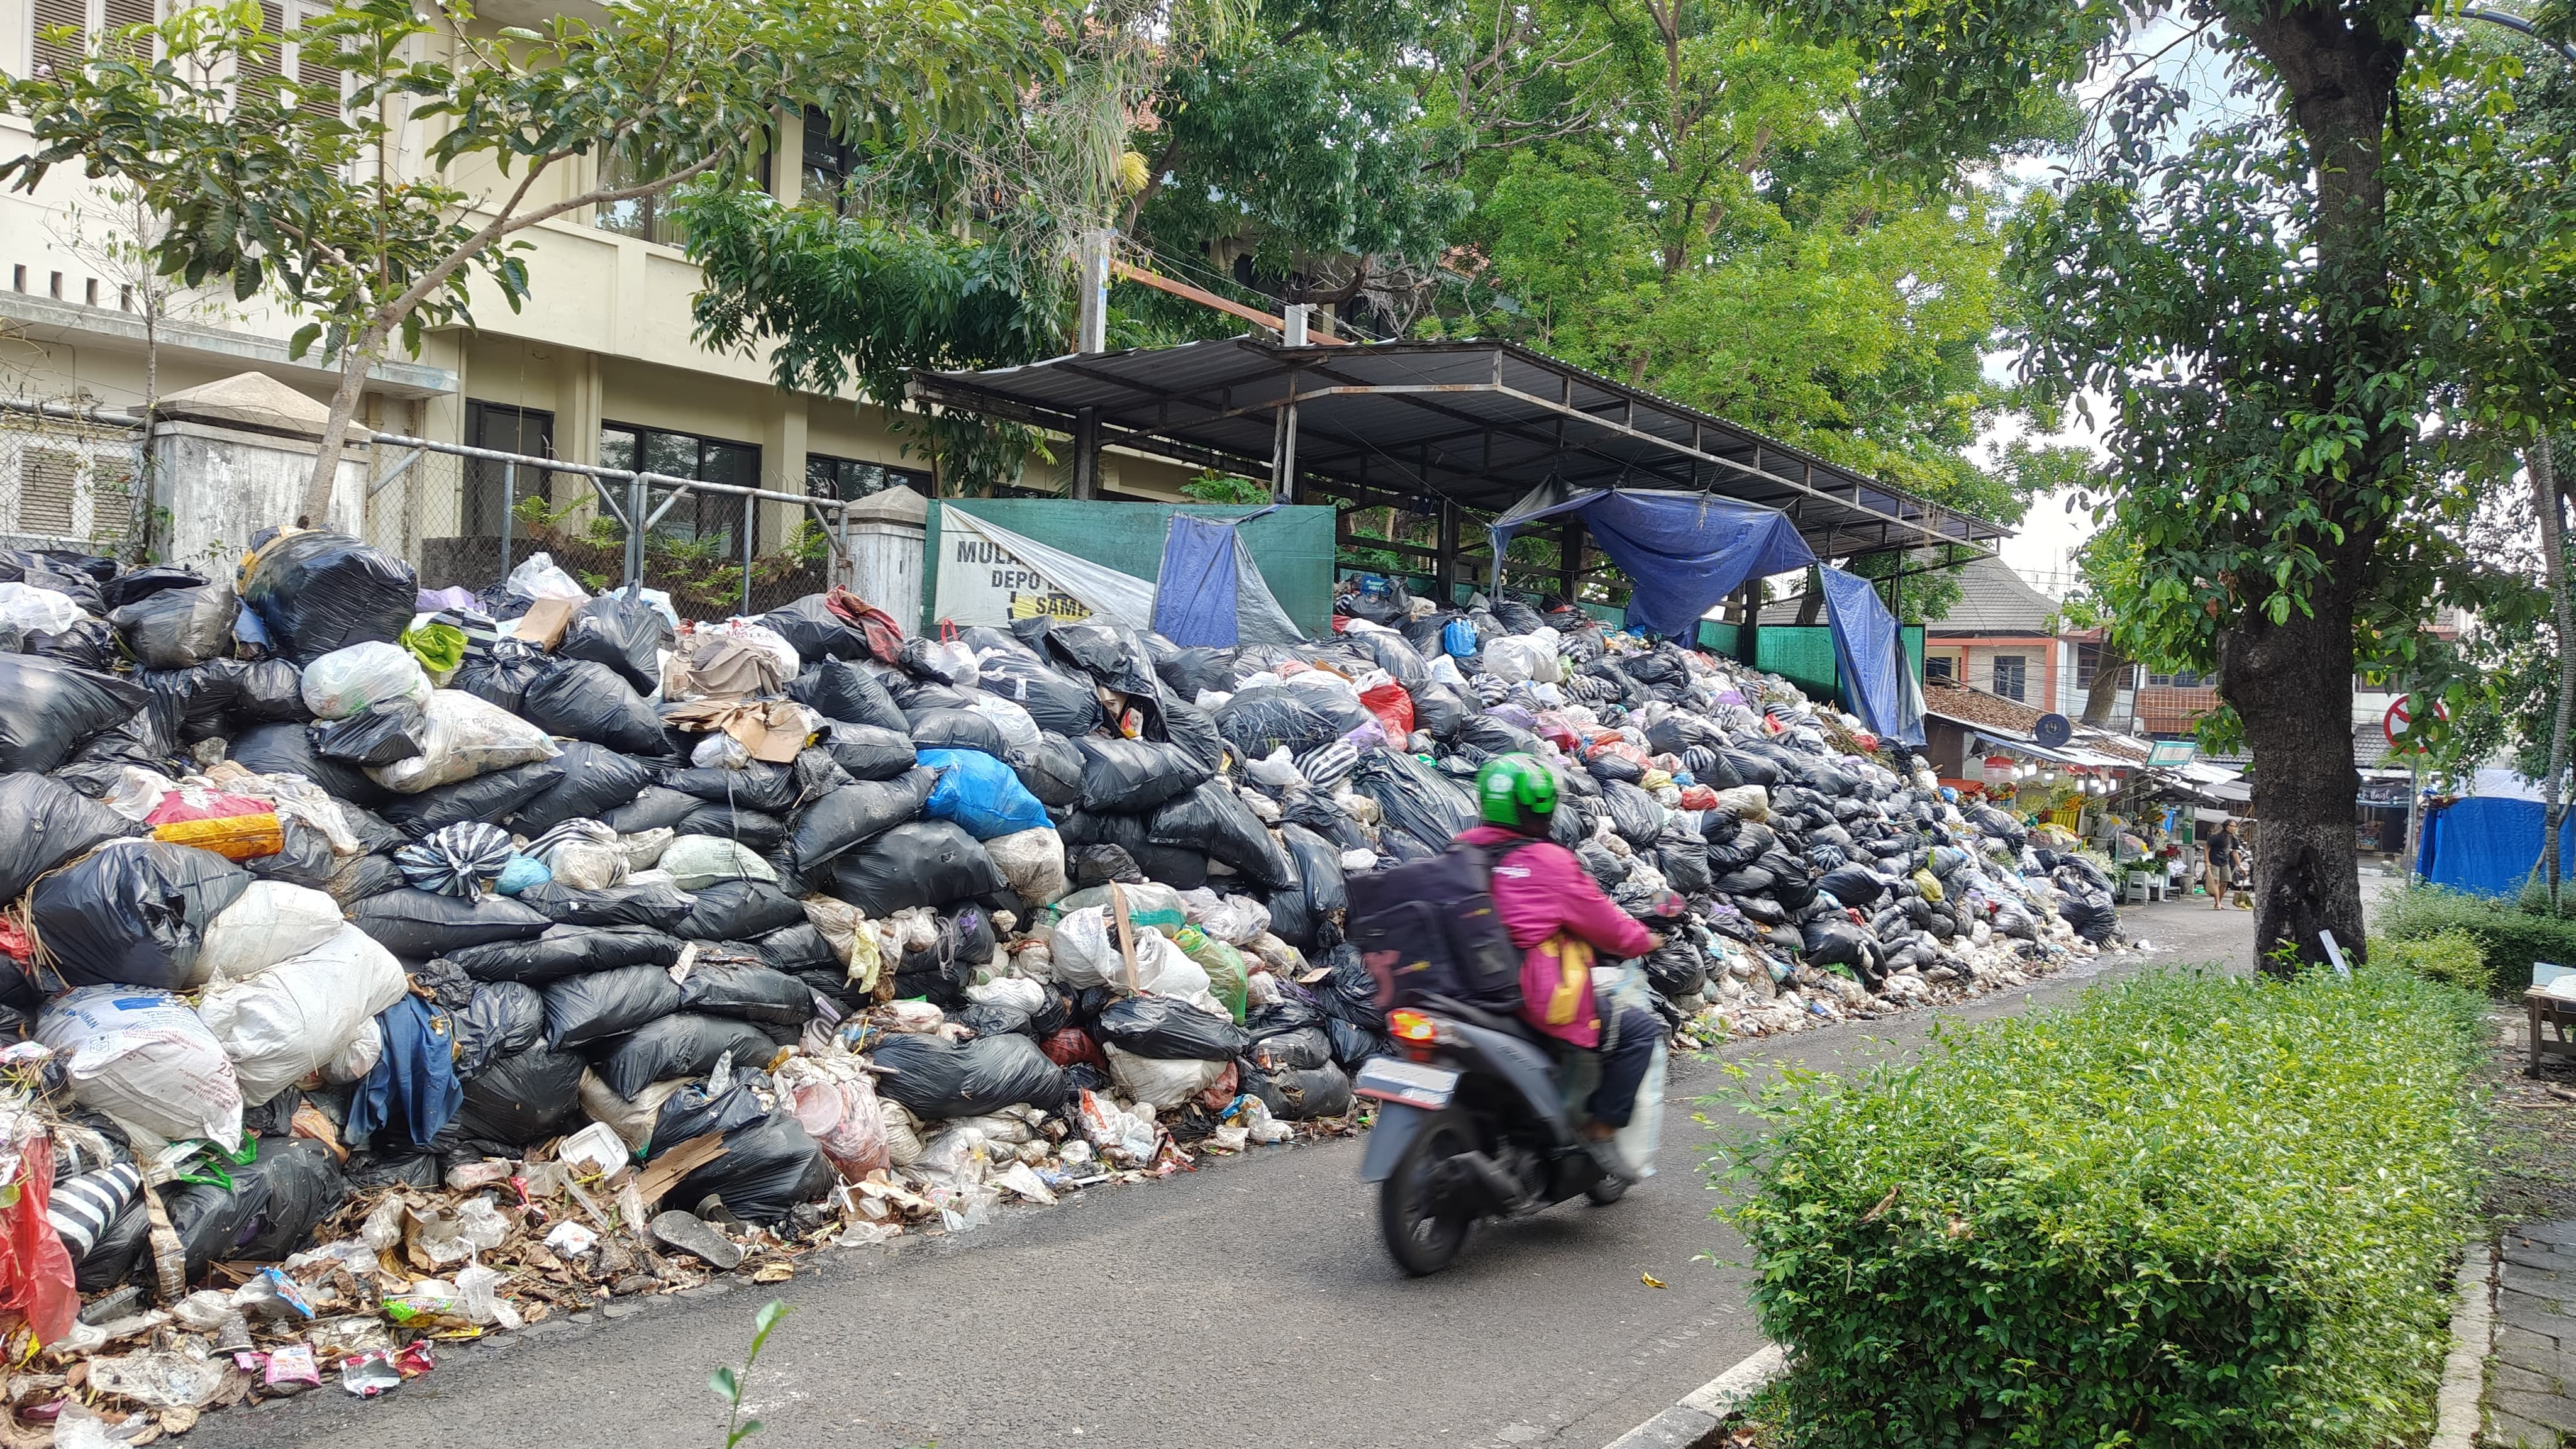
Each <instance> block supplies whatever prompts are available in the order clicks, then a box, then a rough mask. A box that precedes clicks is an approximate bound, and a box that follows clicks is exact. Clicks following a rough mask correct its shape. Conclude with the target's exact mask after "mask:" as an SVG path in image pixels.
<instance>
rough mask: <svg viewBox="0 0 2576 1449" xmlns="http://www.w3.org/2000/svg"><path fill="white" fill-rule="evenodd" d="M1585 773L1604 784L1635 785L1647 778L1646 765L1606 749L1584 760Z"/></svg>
mask: <svg viewBox="0 0 2576 1449" xmlns="http://www.w3.org/2000/svg"><path fill="white" fill-rule="evenodd" d="M1583 769H1584V773H1586V774H1588V775H1590V776H1591V777H1592V778H1593V779H1595V780H1598V781H1600V782H1601V783H1602V784H1604V785H1634V784H1636V783H1637V782H1638V781H1639V780H1642V779H1644V778H1646V767H1645V766H1643V765H1640V764H1638V763H1637V762H1636V761H1634V760H1631V759H1627V758H1625V757H1623V756H1620V755H1615V754H1611V753H1609V752H1608V751H1604V752H1602V753H1601V754H1597V755H1594V756H1592V757H1591V758H1590V759H1588V760H1585V761H1584V762H1583Z"/></svg>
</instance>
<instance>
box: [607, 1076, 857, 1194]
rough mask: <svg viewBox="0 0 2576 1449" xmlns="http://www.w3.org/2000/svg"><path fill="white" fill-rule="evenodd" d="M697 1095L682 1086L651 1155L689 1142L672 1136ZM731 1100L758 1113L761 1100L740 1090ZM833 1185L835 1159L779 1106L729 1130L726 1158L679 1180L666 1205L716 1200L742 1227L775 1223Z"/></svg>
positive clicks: (666, 1108)
mask: <svg viewBox="0 0 2576 1449" xmlns="http://www.w3.org/2000/svg"><path fill="white" fill-rule="evenodd" d="M698 1090H699V1089H698V1088H696V1087H684V1088H682V1089H681V1090H680V1091H679V1092H677V1093H676V1094H674V1095H673V1096H672V1098H671V1100H670V1101H669V1102H666V1103H664V1104H663V1107H662V1119H661V1120H660V1121H659V1122H657V1123H655V1124H654V1127H653V1146H652V1148H651V1149H648V1151H650V1150H667V1149H669V1148H672V1147H677V1146H679V1145H680V1144H681V1143H682V1142H684V1141H686V1140H687V1138H685V1137H680V1136H676V1135H673V1129H674V1125H675V1121H674V1119H675V1113H674V1111H673V1109H674V1108H675V1107H681V1103H682V1100H683V1099H684V1098H687V1097H688V1096H690V1095H691V1094H692V1093H694V1092H697V1091H698ZM729 1095H734V1096H738V1097H741V1098H745V1099H748V1100H749V1101H750V1103H751V1105H752V1108H753V1109H754V1110H755V1111H757V1110H758V1109H759V1106H760V1101H759V1099H758V1098H757V1097H753V1096H752V1095H751V1091H750V1089H749V1088H747V1087H742V1086H739V1085H737V1086H735V1087H734V1088H733V1089H732V1091H731V1093H730V1094H729ZM681 1110H682V1111H683V1112H685V1111H686V1110H687V1109H686V1108H684V1107H682V1108H681ZM682 1130H685V1129H682ZM691 1135H701V1134H694V1133H693V1134H691ZM648 1160H649V1159H648ZM835 1180H836V1179H835V1174H834V1173H833V1170H832V1163H831V1160H830V1159H829V1158H826V1157H825V1156H824V1155H823V1149H821V1148H819V1147H817V1146H815V1145H814V1139H813V1138H812V1137H810V1136H807V1135H806V1132H805V1129H804V1127H803V1126H802V1125H800V1124H799V1123H798V1122H797V1120H796V1114H795V1113H794V1112H792V1111H790V1110H788V1109H786V1108H785V1107H781V1108H779V1109H778V1110H776V1111H773V1112H767V1113H764V1114H762V1115H761V1116H760V1117H759V1118H758V1119H757V1120H755V1121H751V1122H745V1123H743V1124H742V1125H740V1126H737V1127H733V1128H730V1129H727V1130H726V1131H725V1134H724V1155H723V1156H721V1157H718V1158H716V1159H715V1160H714V1161H712V1162H710V1163H708V1164H707V1165H706V1166H704V1167H701V1168H699V1169H698V1170H697V1171H695V1172H692V1173H690V1174H689V1175H688V1176H687V1177H684V1178H682V1179H680V1180H679V1182H678V1183H677V1184H675V1185H673V1187H672V1188H671V1191H670V1194H669V1196H668V1197H667V1198H666V1199H665V1201H667V1202H669V1203H672V1204H674V1205H676V1206H680V1207H685V1208H696V1207H698V1206H700V1205H702V1204H704V1203H705V1202H706V1200H707V1199H709V1198H715V1199H717V1200H719V1201H721V1202H722V1203H723V1204H724V1208H725V1211H726V1212H729V1213H731V1214H733V1215H734V1216H735V1217H738V1218H740V1219H742V1220H743V1221H744V1222H749V1223H775V1222H778V1221H780V1220H781V1219H783V1218H785V1217H786V1216H787V1215H788V1213H790V1212H792V1211H794V1209H795V1207H796V1205H797V1204H798V1203H802V1202H811V1201H813V1200H814V1199H816V1198H818V1197H821V1196H822V1195H823V1194H824V1193H826V1192H829V1191H831V1188H832V1183H833V1182H834V1181H835Z"/></svg>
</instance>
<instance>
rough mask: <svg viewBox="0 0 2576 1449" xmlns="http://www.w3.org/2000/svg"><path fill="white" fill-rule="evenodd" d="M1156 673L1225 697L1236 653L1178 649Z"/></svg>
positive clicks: (1193, 690) (1179, 688) (1194, 695)
mask: <svg viewBox="0 0 2576 1449" xmlns="http://www.w3.org/2000/svg"><path fill="white" fill-rule="evenodd" d="M1416 662H1417V663H1419V662H1420V661H1419V660H1417V661H1416ZM1154 673H1155V674H1157V675H1159V676H1161V678H1162V681H1163V683H1164V685H1165V686H1167V687H1168V688H1169V689H1170V690H1171V691H1172V692H1173V693H1174V694H1177V695H1179V696H1180V697H1181V698H1183V699H1186V700H1191V701H1196V700H1197V699H1198V697H1199V696H1200V695H1201V694H1204V693H1207V692H1208V691H1210V690H1214V691H1216V692H1217V693H1220V694H1222V693H1224V692H1226V691H1227V690H1230V689H1232V688H1233V687H1234V651H1233V650H1231V649H1216V648H1211V647H1209V646H1207V645H1204V644H1197V645H1192V646H1190V647H1189V648H1186V649H1175V650H1173V651H1172V652H1171V653H1169V654H1165V655H1162V656H1161V657H1159V658H1157V659H1156V660H1155V661H1154ZM988 687H989V686H988Z"/></svg>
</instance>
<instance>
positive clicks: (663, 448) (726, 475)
mask: <svg viewBox="0 0 2576 1449" xmlns="http://www.w3.org/2000/svg"><path fill="white" fill-rule="evenodd" d="M599 461H600V464H601V466H603V467H609V468H623V469H627V470H630V471H635V472H643V473H654V474H659V475H660V476H662V477H664V478H685V479H688V480H689V481H691V482H695V483H724V484H728V485H731V486H733V487H736V488H757V487H759V486H760V447H759V445H758V444H755V443H733V442H727V441H725V440H724V439H722V438H701V437H697V436H695V435H694V434H690V433H674V432H668V431H665V430H663V429H661V428H644V427H637V426H635V425H633V424H631V423H607V424H603V425H602V426H601V427H600V430H599ZM650 493H651V498H650V500H649V501H648V502H647V503H646V504H645V506H644V511H645V513H646V514H648V515H649V514H651V513H652V512H653V510H655V509H657V508H659V507H661V506H662V500H663V499H665V498H668V497H670V496H671V495H672V494H674V493H683V495H684V496H682V498H681V499H680V501H679V502H677V503H674V504H672V505H671V511H670V512H668V513H665V514H663V515H662V521H661V522H660V523H657V524H655V525H653V532H654V534H655V535H656V536H657V537H661V538H670V539H684V540H688V541H690V542H695V543H707V544H713V543H718V542H721V543H722V544H723V545H724V552H723V555H722V556H723V557H726V558H732V557H734V556H736V555H738V554H740V553H741V552H742V546H743V539H742V535H741V534H739V533H736V532H735V531H734V530H735V529H736V528H738V527H740V526H741V524H742V522H743V520H744V518H745V517H746V516H748V517H752V518H755V519H756V518H757V517H758V513H757V510H753V509H751V508H750V507H749V506H748V505H749V504H750V502H751V500H750V499H748V498H745V497H743V496H742V495H741V494H738V493H709V492H703V491H700V490H696V489H690V490H682V489H677V488H672V487H670V486H668V485H665V484H660V483H655V484H653V485H651V487H650ZM756 546H757V545H756V544H755V547H756Z"/></svg>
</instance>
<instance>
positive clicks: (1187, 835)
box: [1145, 780, 1297, 890]
mask: <svg viewBox="0 0 2576 1449" xmlns="http://www.w3.org/2000/svg"><path fill="white" fill-rule="evenodd" d="M1145 843H1146V844H1148V845H1155V846H1163V847H1166V848H1169V847H1187V848H1190V849H1194V850H1198V851H1201V852H1203V853H1204V854H1206V855H1208V856H1209V857H1211V858H1212V859H1216V860H1221V861H1223V862H1225V863H1226V864H1227V865H1229V866H1232V867H1233V868H1234V869H1235V870H1236V871H1237V872H1238V873H1240V874H1241V875H1243V876H1244V877H1245V878H1246V879H1248V880H1250V881H1251V882H1252V883H1253V884H1255V885H1258V886H1261V887H1263V888H1264V889H1272V890H1275V889H1277V888H1279V887H1281V886H1285V885H1288V884H1290V883H1291V882H1293V881H1294V880H1295V879H1296V878H1297V877H1296V867H1295V866H1293V865H1291V864H1290V863H1289V860H1288V853H1287V852H1286V851H1285V850H1283V849H1281V848H1280V845H1279V842H1278V841H1276V840H1274V839H1272V838H1271V835H1270V830H1269V827H1267V826H1265V825H1263V824H1262V823H1261V817H1260V816H1258V815H1255V814H1253V813H1252V807H1251V806H1249V805H1246V804H1244V803H1243V797H1241V796H1239V795H1237V794H1235V793H1234V791H1233V790H1231V789H1229V788H1227V787H1226V786H1224V785H1221V784H1219V783H1217V782H1215V781H1213V780H1211V781H1209V782H1208V783H1207V784H1204V785H1201V786H1199V787H1198V788H1197V789H1195V790H1192V791H1191V792H1190V793H1188V794H1186V795H1178V796H1175V797H1173V798H1172V799H1170V800H1168V801H1165V802H1164V803H1163V804H1162V805H1161V806H1160V807H1159V808H1157V809H1156V810H1155V811H1154V814H1153V817H1152V818H1151V819H1150V820H1149V821H1148V822H1147V824H1146V826H1145Z"/></svg>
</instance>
